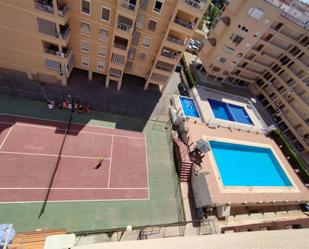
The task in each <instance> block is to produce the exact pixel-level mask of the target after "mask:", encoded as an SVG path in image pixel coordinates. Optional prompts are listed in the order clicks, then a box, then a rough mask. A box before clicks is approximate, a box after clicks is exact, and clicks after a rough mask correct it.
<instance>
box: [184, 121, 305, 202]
mask: <svg viewBox="0 0 309 249" xmlns="http://www.w3.org/2000/svg"><path fill="white" fill-rule="evenodd" d="M185 126H186V129H188V136H189V144H190V143H191V142H193V143H194V142H195V141H197V140H198V139H200V138H204V139H209V140H219V141H225V142H233V143H240V144H246V145H255V146H262V147H268V148H271V149H272V151H273V153H274V154H275V156H276V158H277V160H278V161H279V163H280V164H281V166H282V168H283V170H284V172H285V173H286V175H287V176H288V178H289V179H290V181H291V182H292V184H293V186H292V187H225V186H223V183H222V180H221V179H220V175H219V172H218V169H217V166H216V164H215V161H214V158H213V155H212V153H211V151H208V152H207V153H206V155H205V157H204V159H203V162H202V164H201V168H200V169H199V170H198V176H199V177H196V176H197V174H195V175H193V177H192V184H193V185H194V184H196V183H194V181H199V183H198V186H199V191H198V193H197V194H198V195H199V196H200V198H201V199H203V198H204V199H207V202H208V203H210V204H213V205H226V204H230V205H235V206H236V205H241V204H242V205H246V204H275V203H277V204H278V203H282V204H288V203H300V202H302V203H303V202H305V201H308V200H309V190H308V189H307V188H306V187H305V186H304V185H303V183H302V182H301V181H300V179H299V178H298V177H297V175H296V173H295V172H294V170H293V169H292V167H291V166H290V164H289V162H288V160H287V159H286V158H285V157H284V155H283V154H282V152H281V151H280V148H279V147H278V146H277V145H276V143H275V142H274V141H273V140H272V139H270V138H268V137H266V136H264V135H262V134H257V133H253V132H246V131H238V130H234V129H228V128H222V127H221V128H209V127H208V126H206V125H205V124H204V123H201V122H197V123H196V122H195V123H194V122H193V121H190V120H188V121H186V122H185ZM195 177H196V178H195ZM201 177H202V178H205V179H202V180H201ZM202 182H204V183H202ZM205 183H207V184H205ZM206 188H207V189H206ZM205 196H206V197H205ZM196 202H198V201H197V200H196ZM196 205H197V207H199V206H200V205H199V204H198V203H196Z"/></svg>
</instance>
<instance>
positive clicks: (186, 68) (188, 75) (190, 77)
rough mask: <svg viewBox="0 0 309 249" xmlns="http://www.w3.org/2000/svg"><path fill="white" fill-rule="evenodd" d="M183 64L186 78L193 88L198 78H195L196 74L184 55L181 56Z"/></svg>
mask: <svg viewBox="0 0 309 249" xmlns="http://www.w3.org/2000/svg"><path fill="white" fill-rule="evenodd" d="M181 64H182V67H183V71H184V73H185V76H186V79H187V81H188V84H189V87H190V88H192V87H193V86H195V85H196V79H195V77H194V75H193V74H192V72H191V69H190V67H189V66H188V63H187V61H186V59H185V56H184V55H183V56H182V57H181Z"/></svg>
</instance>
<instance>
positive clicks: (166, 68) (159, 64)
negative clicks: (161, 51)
mask: <svg viewBox="0 0 309 249" xmlns="http://www.w3.org/2000/svg"><path fill="white" fill-rule="evenodd" d="M156 68H158V69H160V70H163V71H165V72H172V71H173V68H174V66H173V65H170V64H167V63H164V62H157V64H156Z"/></svg>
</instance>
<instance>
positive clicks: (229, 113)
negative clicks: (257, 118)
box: [208, 99, 253, 125]
mask: <svg viewBox="0 0 309 249" xmlns="http://www.w3.org/2000/svg"><path fill="white" fill-rule="evenodd" d="M208 103H209V104H210V107H211V110H212V112H213V114H214V115H215V118H218V119H223V120H228V121H233V122H238V123H242V124H248V125H253V122H252V120H251V118H250V117H249V115H248V113H247V112H246V110H245V108H244V107H242V106H238V105H233V104H230V103H225V102H222V101H219V100H214V99H208Z"/></svg>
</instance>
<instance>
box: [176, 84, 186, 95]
mask: <svg viewBox="0 0 309 249" xmlns="http://www.w3.org/2000/svg"><path fill="white" fill-rule="evenodd" d="M178 91H179V93H180V95H181V96H185V97H189V92H188V89H187V87H186V85H185V84H184V83H179V84H178Z"/></svg>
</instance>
